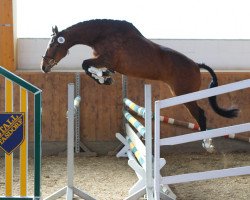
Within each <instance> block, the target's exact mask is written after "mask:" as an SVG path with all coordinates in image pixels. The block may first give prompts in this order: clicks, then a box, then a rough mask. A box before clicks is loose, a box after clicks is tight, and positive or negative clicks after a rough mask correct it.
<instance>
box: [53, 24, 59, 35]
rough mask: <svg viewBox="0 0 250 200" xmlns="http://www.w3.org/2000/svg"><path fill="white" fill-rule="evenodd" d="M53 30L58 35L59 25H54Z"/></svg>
mask: <svg viewBox="0 0 250 200" xmlns="http://www.w3.org/2000/svg"><path fill="white" fill-rule="evenodd" d="M52 32H53V33H54V34H55V35H57V34H58V28H57V26H54V27H52Z"/></svg>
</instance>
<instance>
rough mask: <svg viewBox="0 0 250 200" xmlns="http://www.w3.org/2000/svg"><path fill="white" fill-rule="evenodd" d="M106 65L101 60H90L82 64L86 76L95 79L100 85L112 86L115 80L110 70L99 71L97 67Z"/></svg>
mask: <svg viewBox="0 0 250 200" xmlns="http://www.w3.org/2000/svg"><path fill="white" fill-rule="evenodd" d="M100 65H104V64H103V63H102V62H101V61H100V59H98V58H94V59H88V60H84V61H83V63H82V68H83V70H84V71H85V72H86V74H87V75H88V76H89V77H91V78H92V79H94V80H95V81H96V82H97V83H98V84H105V85H111V84H112V83H113V79H112V78H111V77H110V75H111V74H112V71H110V70H108V69H98V68H96V67H98V66H100Z"/></svg>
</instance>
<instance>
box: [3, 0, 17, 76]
mask: <svg viewBox="0 0 250 200" xmlns="http://www.w3.org/2000/svg"><path fill="white" fill-rule="evenodd" d="M0 66H3V67H5V68H7V69H9V70H10V71H15V70H16V68H15V53H14V30H13V9H12V0H1V1H0Z"/></svg>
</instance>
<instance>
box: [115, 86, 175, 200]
mask: <svg viewBox="0 0 250 200" xmlns="http://www.w3.org/2000/svg"><path fill="white" fill-rule="evenodd" d="M151 99H152V98H151V86H150V85H145V109H144V108H142V107H141V110H139V111H138V109H133V108H131V109H132V110H133V111H135V112H137V114H138V115H140V116H142V112H143V115H144V116H143V117H144V118H145V127H144V126H143V125H142V124H141V123H140V122H139V121H137V120H136V119H135V118H134V117H133V116H132V115H131V114H130V113H128V112H127V111H125V112H124V116H125V117H126V119H127V121H128V122H129V123H130V124H131V125H132V126H134V128H135V129H136V130H137V131H138V133H137V134H136V133H135V132H134V130H133V129H132V128H131V127H130V125H129V123H128V122H126V124H125V127H126V136H125V137H123V136H122V135H121V134H120V133H117V134H116V137H117V138H118V139H119V140H120V141H121V142H122V143H123V144H124V147H123V148H122V149H121V150H120V152H118V153H117V157H124V156H127V157H128V159H129V160H128V165H129V166H130V167H131V168H132V169H133V170H134V171H135V173H136V175H137V177H138V179H139V180H138V181H137V182H136V183H135V184H134V185H133V187H132V188H131V189H130V191H129V197H127V198H126V200H137V199H139V198H140V197H142V196H144V195H145V194H146V197H147V199H148V200H153V199H155V198H154V194H153V193H154V188H153V182H154V181H153V180H154V178H153V162H152V161H153V155H152V109H151ZM125 101H126V99H124V103H126V102H125ZM140 137H145V145H144V144H143V142H142V141H141V139H140ZM165 164H166V161H165V159H161V160H160V168H161V167H163V166H164V165H165ZM161 198H162V199H164V200H175V199H176V196H175V195H174V193H173V192H172V191H171V189H170V188H168V187H167V186H166V187H165V188H163V187H162V188H161Z"/></svg>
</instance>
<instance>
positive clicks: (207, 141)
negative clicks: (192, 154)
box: [202, 139, 216, 153]
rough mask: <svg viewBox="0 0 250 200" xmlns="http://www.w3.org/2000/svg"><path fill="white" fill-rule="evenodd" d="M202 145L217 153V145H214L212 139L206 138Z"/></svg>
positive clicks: (208, 150)
mask: <svg viewBox="0 0 250 200" xmlns="http://www.w3.org/2000/svg"><path fill="white" fill-rule="evenodd" d="M202 146H203V148H204V149H206V150H207V152H209V153H215V152H216V150H215V147H214V145H213V143H212V139H204V140H203V141H202Z"/></svg>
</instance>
